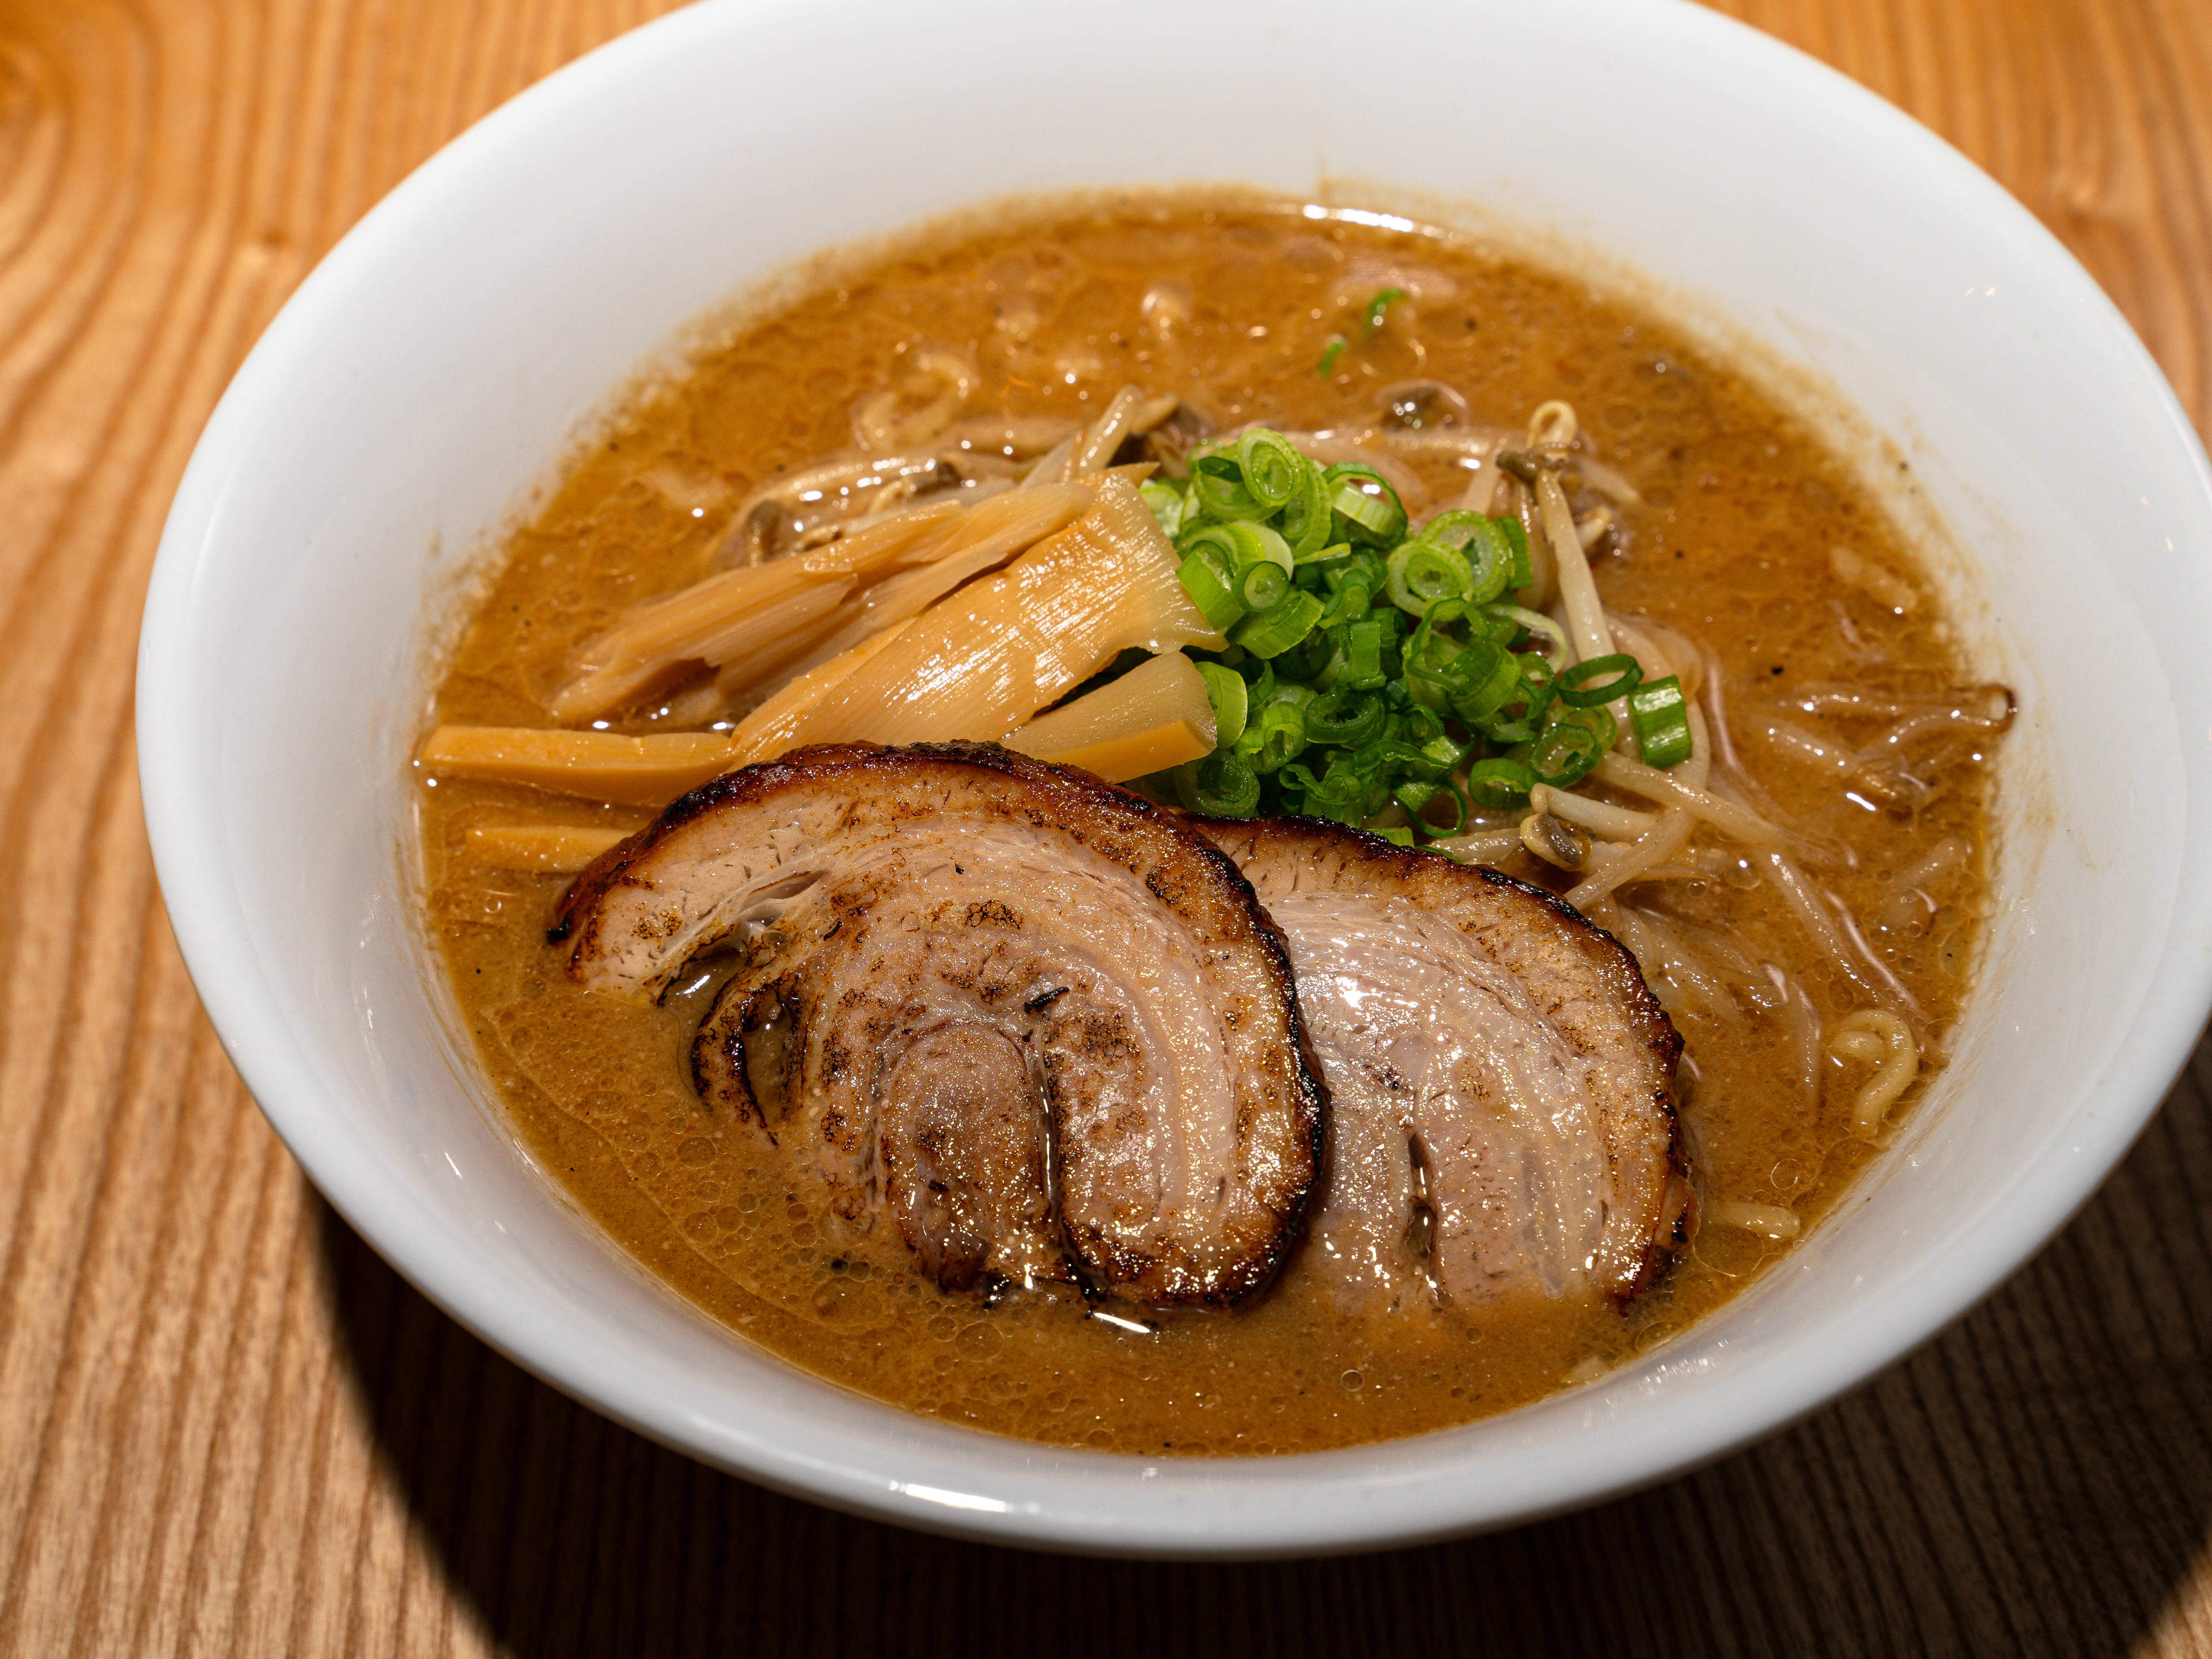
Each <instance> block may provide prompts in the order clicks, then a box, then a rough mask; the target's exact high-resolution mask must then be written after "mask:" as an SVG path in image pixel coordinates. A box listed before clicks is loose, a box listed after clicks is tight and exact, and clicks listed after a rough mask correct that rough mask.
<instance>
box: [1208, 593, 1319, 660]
mask: <svg viewBox="0 0 2212 1659" xmlns="http://www.w3.org/2000/svg"><path fill="white" fill-rule="evenodd" d="M1324 608H1325V607H1324V606H1323V605H1322V602H1321V601H1320V600H1319V599H1316V598H1315V597H1314V596H1313V595H1312V594H1310V593H1308V592H1304V590H1302V589H1297V588H1293V589H1292V590H1291V592H1289V593H1288V594H1287V595H1285V597H1284V599H1283V601H1282V603H1280V604H1279V605H1275V606H1273V608H1271V609H1269V610H1267V611H1261V612H1259V613H1258V614H1256V615H1255V616H1249V617H1245V618H1244V620H1243V621H1242V622H1240V623H1237V625H1236V626H1235V627H1233V628H1231V629H1230V630H1229V637H1230V638H1231V640H1232V641H1235V642H1236V643H1237V644H1238V645H1241V646H1243V647H1244V648H1245V649H1246V650H1247V651H1249V652H1250V653H1252V654H1253V655H1254V656H1255V657H1279V656H1281V655H1282V654H1283V653H1284V652H1285V651H1287V650H1289V649H1290V648H1291V647H1292V646H1294V645H1296V644H1297V643H1298V641H1301V640H1303V639H1304V638H1305V636H1306V635H1309V634H1310V633H1312V632H1313V631H1314V624H1315V623H1318V622H1319V621H1320V620H1321V613H1322V610H1323V609H1324Z"/></svg>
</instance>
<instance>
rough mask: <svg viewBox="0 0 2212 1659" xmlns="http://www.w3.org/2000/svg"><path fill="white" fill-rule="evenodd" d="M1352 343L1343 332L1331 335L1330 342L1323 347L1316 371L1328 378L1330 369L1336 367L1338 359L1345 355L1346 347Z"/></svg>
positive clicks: (1323, 378) (1324, 378)
mask: <svg viewBox="0 0 2212 1659" xmlns="http://www.w3.org/2000/svg"><path fill="white" fill-rule="evenodd" d="M1350 343H1351V342H1349V341H1348V340H1346V338H1345V337H1344V336H1342V335H1341V334H1332V335H1330V336H1329V337H1328V343H1327V344H1326V345H1324V346H1322V349H1321V361H1320V362H1318V363H1316V364H1315V365H1314V373H1315V374H1318V375H1320V376H1321V378H1322V380H1327V379H1328V372H1329V370H1331V369H1333V368H1335V367H1336V360H1337V359H1338V358H1339V357H1341V356H1343V355H1344V348H1345V347H1346V345H1348V344H1350Z"/></svg>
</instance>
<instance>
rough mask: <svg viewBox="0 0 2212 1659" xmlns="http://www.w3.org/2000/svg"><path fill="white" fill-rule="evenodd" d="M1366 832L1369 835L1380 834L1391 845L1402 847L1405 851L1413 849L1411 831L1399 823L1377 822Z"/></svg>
mask: <svg viewBox="0 0 2212 1659" xmlns="http://www.w3.org/2000/svg"><path fill="white" fill-rule="evenodd" d="M1367 833H1368V834H1369V835H1370V836H1381V837H1382V838H1383V840H1385V841H1387V842H1389V843H1390V844H1391V845H1392V846H1393V847H1402V848H1405V849H1406V850H1407V852H1411V851H1413V831H1412V830H1410V829H1406V828H1404V827H1403V826H1401V825H1399V824H1395V823H1378V824H1376V826H1375V828H1373V829H1370V830H1369V831H1368V832H1367Z"/></svg>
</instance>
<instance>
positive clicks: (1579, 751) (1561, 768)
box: [1528, 708, 1615, 789]
mask: <svg viewBox="0 0 2212 1659" xmlns="http://www.w3.org/2000/svg"><path fill="white" fill-rule="evenodd" d="M1614 735H1615V733H1614V729H1613V716H1612V715H1610V714H1607V713H1606V712H1605V710H1604V709H1602V708H1569V709H1564V710H1562V711H1561V712H1560V714H1559V718H1558V719H1556V720H1553V722H1552V723H1551V724H1550V725H1549V726H1546V727H1545V728H1544V729H1543V730H1542V731H1541V732H1539V733H1537V735H1536V739H1535V741H1534V743H1532V744H1529V746H1528V769H1529V770H1530V771H1531V772H1533V773H1534V774H1535V775H1536V780H1537V781H1538V782H1540V783H1547V784H1549V785H1551V786H1552V787H1553V788H1554V789H1571V788H1572V787H1574V786H1575V785H1576V784H1578V783H1580V782H1581V781H1583V779H1584V778H1586V777H1588V776H1589V774H1590V770H1591V769H1592V768H1594V767H1595V766H1596V764H1597V763H1599V762H1600V761H1601V760H1603V759H1604V758H1605V752H1606V750H1608V749H1610V748H1612V747H1613V738H1614Z"/></svg>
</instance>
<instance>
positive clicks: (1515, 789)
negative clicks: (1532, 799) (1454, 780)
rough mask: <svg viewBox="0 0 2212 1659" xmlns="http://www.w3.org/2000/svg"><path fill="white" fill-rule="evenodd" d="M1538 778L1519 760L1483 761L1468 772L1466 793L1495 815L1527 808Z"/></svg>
mask: <svg viewBox="0 0 2212 1659" xmlns="http://www.w3.org/2000/svg"><path fill="white" fill-rule="evenodd" d="M1535 785H1536V775H1535V774H1534V772H1532V771H1530V770H1529V769H1528V768H1527V767H1526V766H1524V765H1522V763H1520V762H1519V761H1516V760H1504V759H1500V760H1482V761H1477V762H1475V763H1474V765H1472V766H1470V767H1468V769H1467V793H1468V795H1469V796H1470V797H1472V798H1473V799H1474V800H1475V801H1476V802H1477V803H1478V804H1479V805H1483V806H1486V807H1488V808H1490V809H1491V811H1495V812H1503V811H1510V809H1512V808H1513V807H1516V806H1525V805H1528V792H1529V790H1531V789H1533V788H1534V787H1535Z"/></svg>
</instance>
